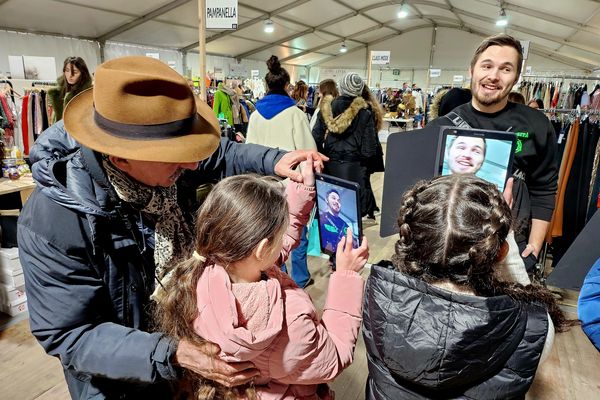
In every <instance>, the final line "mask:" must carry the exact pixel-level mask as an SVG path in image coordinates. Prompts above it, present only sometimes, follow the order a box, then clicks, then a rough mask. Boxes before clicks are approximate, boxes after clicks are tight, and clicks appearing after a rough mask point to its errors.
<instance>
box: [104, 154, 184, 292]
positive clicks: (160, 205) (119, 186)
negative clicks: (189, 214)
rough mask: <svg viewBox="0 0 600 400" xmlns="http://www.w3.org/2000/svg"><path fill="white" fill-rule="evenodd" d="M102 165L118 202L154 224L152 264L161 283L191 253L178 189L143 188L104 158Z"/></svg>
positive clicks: (171, 187) (174, 187)
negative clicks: (178, 198)
mask: <svg viewBox="0 0 600 400" xmlns="http://www.w3.org/2000/svg"><path fill="white" fill-rule="evenodd" d="M102 164H103V166H104V169H105V171H106V176H107V177H108V181H109V182H110V183H111V185H112V186H113V188H114V189H115V191H116V192H117V195H118V196H119V198H120V199H121V200H123V201H125V202H127V203H130V204H131V205H132V206H133V207H134V208H135V209H137V210H140V211H141V212H143V213H146V214H149V215H151V216H152V218H153V219H154V220H155V221H156V225H155V228H154V229H155V233H154V235H155V245H154V264H155V265H156V276H157V277H158V279H160V280H162V279H163V277H164V276H165V275H166V274H167V273H168V272H169V271H170V270H171V269H173V267H174V266H175V264H176V263H177V262H178V261H181V260H184V259H187V258H189V257H190V256H191V254H192V251H193V240H192V238H193V235H192V232H191V231H190V229H189V227H188V226H187V223H186V221H185V218H184V216H183V213H182V211H181V208H180V207H179V204H178V203H177V186H176V185H172V186H170V187H167V188H165V187H160V186H157V187H150V186H146V185H144V184H142V183H139V182H137V181H135V180H134V179H132V178H130V177H129V176H127V175H126V174H125V173H124V172H123V171H121V170H120V169H118V168H117V167H115V166H114V165H113V164H112V163H111V162H110V161H108V159H107V158H105V159H103V161H102ZM157 286H158V285H157Z"/></svg>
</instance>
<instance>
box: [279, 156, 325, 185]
mask: <svg viewBox="0 0 600 400" xmlns="http://www.w3.org/2000/svg"><path fill="white" fill-rule="evenodd" d="M309 154H311V155H312V159H313V166H314V170H315V171H317V172H321V171H323V162H325V161H328V160H329V158H328V157H326V156H324V155H323V154H321V153H319V152H318V151H316V150H294V151H290V152H289V153H286V154H285V155H284V156H283V157H281V159H280V160H279V161H278V162H277V164H276V165H275V173H276V174H277V175H279V176H281V177H283V178H290V179H291V180H293V181H295V182H300V183H302V173H301V172H300V170H294V168H296V166H297V165H298V164H300V163H301V162H302V161H306V159H307V157H308V155H309Z"/></svg>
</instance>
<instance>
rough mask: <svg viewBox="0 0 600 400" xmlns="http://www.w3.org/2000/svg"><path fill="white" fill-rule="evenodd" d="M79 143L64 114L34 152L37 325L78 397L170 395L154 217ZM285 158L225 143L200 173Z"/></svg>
mask: <svg viewBox="0 0 600 400" xmlns="http://www.w3.org/2000/svg"><path fill="white" fill-rule="evenodd" d="M79 147H80V146H79V144H78V143H77V142H75V141H74V140H73V139H71V138H70V137H69V136H68V135H67V134H66V132H65V130H64V124H63V122H62V121H60V122H58V123H56V124H54V125H52V126H51V127H50V128H49V129H48V130H46V131H45V132H44V134H43V135H42V136H40V138H39V140H38V141H37V142H36V144H35V145H34V148H33V151H32V153H31V158H32V161H34V162H35V164H34V165H33V175H34V178H35V180H36V182H37V184H38V185H37V188H36V189H35V190H34V192H33V193H32V195H31V196H30V198H29V200H28V201H27V203H26V204H25V207H24V208H23V210H22V213H21V216H20V218H19V229H18V242H19V254H20V257H21V263H22V264H23V272H24V274H25V285H26V291H27V298H28V301H29V314H30V326H31V331H32V333H33V335H34V336H35V337H36V339H37V340H38V341H39V342H40V344H41V345H42V347H44V349H45V350H46V352H47V353H48V354H50V355H53V356H56V357H58V358H59V359H60V362H61V364H62V366H63V368H64V372H65V377H66V380H67V384H68V386H69V391H70V394H71V397H72V398H74V399H95V400H99V399H117V398H118V399H166V398H170V397H171V396H170V393H169V390H170V389H169V383H168V381H169V380H170V379H173V378H175V376H176V371H175V369H174V368H173V365H171V361H170V360H171V358H172V356H173V354H174V352H175V350H176V343H175V342H174V341H173V339H171V338H169V337H166V336H165V335H163V334H161V333H148V332H146V330H147V328H148V314H147V311H148V305H149V296H150V294H151V293H152V292H153V290H154V257H153V253H154V230H153V226H152V223H151V221H149V220H147V218H145V217H143V216H142V214H141V213H140V212H139V211H136V210H134V209H133V208H132V207H131V206H129V205H128V204H126V203H124V202H120V201H119V202H118V203H117V202H116V201H115V200H113V199H116V196H115V195H111V194H110V191H112V188H111V187H110V186H109V185H107V184H106V178H105V177H104V176H103V175H104V173H103V171H102V169H101V167H100V164H99V159H98V155H97V154H96V153H94V152H92V151H91V150H89V149H86V148H79ZM157 151H158V150H157ZM68 153H70V155H67V156H66V157H65V156H64V155H65V154H68ZM281 155H283V153H281V152H279V151H277V150H275V149H268V148H265V147H262V146H257V145H241V144H237V143H233V142H229V141H227V140H223V141H222V142H221V146H220V147H219V148H218V149H217V151H216V152H215V153H214V154H213V156H211V158H209V159H208V160H206V161H204V162H202V163H200V166H199V171H200V173H201V172H202V171H207V170H208V171H210V172H211V174H208V171H207V175H210V176H213V177H215V176H217V175H220V176H224V175H226V174H229V175H231V174H235V173H242V172H244V171H246V170H249V171H254V172H258V173H264V174H272V173H273V167H274V165H275V162H276V160H278V159H279V157H280V156H281ZM94 171H95V172H98V171H99V175H98V174H95V172H94ZM97 178H99V179H97ZM119 209H120V212H118V210H119ZM142 218H143V221H142ZM190 240H193V238H190Z"/></svg>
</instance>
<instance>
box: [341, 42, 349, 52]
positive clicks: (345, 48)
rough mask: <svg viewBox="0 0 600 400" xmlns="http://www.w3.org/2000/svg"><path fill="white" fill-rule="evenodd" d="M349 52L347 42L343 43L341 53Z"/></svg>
mask: <svg viewBox="0 0 600 400" xmlns="http://www.w3.org/2000/svg"><path fill="white" fill-rule="evenodd" d="M347 51H348V48H347V47H346V42H342V47H340V53H345V52H347Z"/></svg>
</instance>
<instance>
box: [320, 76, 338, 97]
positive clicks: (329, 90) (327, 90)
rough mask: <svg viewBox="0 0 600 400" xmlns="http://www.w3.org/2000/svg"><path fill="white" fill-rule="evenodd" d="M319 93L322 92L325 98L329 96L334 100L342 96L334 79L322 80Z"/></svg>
mask: <svg viewBox="0 0 600 400" xmlns="http://www.w3.org/2000/svg"><path fill="white" fill-rule="evenodd" d="M319 92H321V94H322V95H323V97H325V96H327V95H328V94H330V95H332V96H333V97H334V98H335V97H338V96H339V95H340V92H338V89H337V84H336V83H335V81H334V80H333V79H325V80H322V81H321V83H319Z"/></svg>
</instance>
